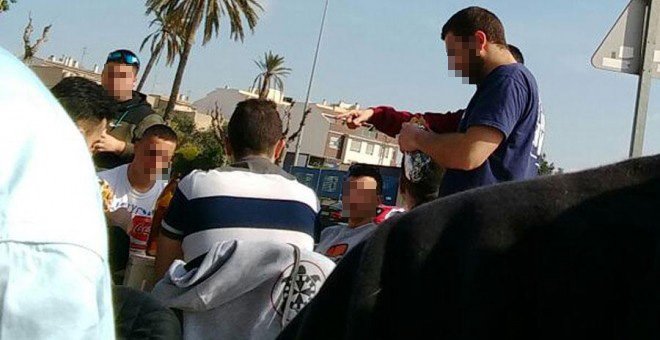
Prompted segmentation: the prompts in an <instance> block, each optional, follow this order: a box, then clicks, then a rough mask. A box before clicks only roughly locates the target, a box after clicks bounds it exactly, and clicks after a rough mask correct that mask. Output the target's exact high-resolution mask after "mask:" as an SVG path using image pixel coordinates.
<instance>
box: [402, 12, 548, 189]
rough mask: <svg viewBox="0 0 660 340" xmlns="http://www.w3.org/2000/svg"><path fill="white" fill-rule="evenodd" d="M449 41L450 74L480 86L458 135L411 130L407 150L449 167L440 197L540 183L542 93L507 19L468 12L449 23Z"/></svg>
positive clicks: (405, 131)
mask: <svg viewBox="0 0 660 340" xmlns="http://www.w3.org/2000/svg"><path fill="white" fill-rule="evenodd" d="M442 39H443V40H444V41H445V44H446V48H447V55H448V56H449V68H450V69H451V70H454V71H455V72H456V74H457V75H458V76H461V77H463V78H465V79H466V80H467V81H468V82H469V83H470V84H475V85H477V91H476V92H475V94H474V96H473V97H472V99H471V100H470V103H469V104H468V106H467V108H466V110H465V113H464V115H463V118H462V119H461V122H460V124H459V129H458V132H457V133H447V134H436V133H433V132H427V131H423V130H420V129H418V128H417V127H416V126H414V125H411V124H404V126H403V127H402V129H401V133H400V135H399V144H400V146H401V149H402V150H403V151H414V150H420V151H422V152H424V153H426V154H428V155H430V156H431V157H432V158H433V160H434V161H435V162H436V163H438V164H439V165H441V166H443V167H445V168H447V172H446V174H445V177H444V179H443V184H442V187H441V189H440V193H441V195H449V194H453V193H456V192H460V191H464V190H467V189H471V188H476V187H481V186H485V185H490V184H495V183H499V182H504V181H511V180H521V179H526V178H531V177H534V176H536V174H537V169H536V166H535V159H536V157H537V156H538V155H537V153H538V150H537V149H538V146H539V145H538V143H535V131H536V129H537V126H539V125H540V124H537V123H539V122H540V119H539V95H538V88H537V85H536V81H535V80H534V76H532V74H531V72H530V71H529V70H528V69H527V68H526V67H525V66H524V65H523V64H519V63H517V62H516V60H515V58H514V57H513V55H512V54H511V52H510V51H509V49H508V48H507V43H506V39H505V35H504V27H503V25H502V23H501V22H500V20H499V19H498V18H497V16H495V15H494V14H493V13H491V12H489V11H488V10H485V9H483V8H479V7H469V8H466V9H463V10H461V11H459V12H458V13H456V14H454V15H453V16H452V17H451V18H450V19H449V21H447V23H446V24H445V25H444V27H443V28H442ZM535 144H536V145H535Z"/></svg>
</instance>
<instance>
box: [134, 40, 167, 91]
mask: <svg viewBox="0 0 660 340" xmlns="http://www.w3.org/2000/svg"><path fill="white" fill-rule="evenodd" d="M162 48H163V44H162V43H161V44H158V46H157V47H156V49H155V50H154V51H153V52H152V53H151V57H149V62H148V63H147V66H146V67H145V68H144V73H142V78H140V83H139V84H138V86H137V91H138V92H140V90H142V87H143V86H144V83H146V82H147V77H148V76H149V73H151V69H152V68H153V67H154V66H155V65H156V60H158V56H159V55H160V52H161V50H162Z"/></svg>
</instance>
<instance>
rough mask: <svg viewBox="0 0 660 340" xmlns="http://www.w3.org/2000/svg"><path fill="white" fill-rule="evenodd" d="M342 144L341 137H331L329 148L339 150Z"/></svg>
mask: <svg viewBox="0 0 660 340" xmlns="http://www.w3.org/2000/svg"><path fill="white" fill-rule="evenodd" d="M340 144H341V138H340V137H338V136H330V142H329V143H328V147H329V148H330V149H335V150H339V146H340Z"/></svg>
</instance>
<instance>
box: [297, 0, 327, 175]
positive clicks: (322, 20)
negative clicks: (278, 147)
mask: <svg viewBox="0 0 660 340" xmlns="http://www.w3.org/2000/svg"><path fill="white" fill-rule="evenodd" d="M329 4H330V0H325V7H324V9H323V19H321V30H320V31H319V39H318V41H317V42H316V52H315V53H314V62H313V63H312V73H311V74H310V76H309V84H308V86H307V97H306V98H305V106H303V116H304V115H305V112H307V110H308V109H309V108H308V106H309V96H310V94H311V92H312V83H313V82H314V73H315V71H316V62H317V60H318V58H319V49H320V48H321V39H322V38H323V29H324V28H325V17H326V14H328V5H329ZM304 133H305V127H304V126H303V127H302V128H301V129H300V133H299V134H298V138H297V139H296V152H295V156H294V157H293V166H296V165H297V164H298V158H299V157H300V144H301V143H302V139H303V134H304Z"/></svg>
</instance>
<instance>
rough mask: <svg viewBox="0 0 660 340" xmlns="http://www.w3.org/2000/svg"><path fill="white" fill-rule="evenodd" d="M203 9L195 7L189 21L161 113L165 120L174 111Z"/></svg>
mask: <svg viewBox="0 0 660 340" xmlns="http://www.w3.org/2000/svg"><path fill="white" fill-rule="evenodd" d="M203 11H204V8H203V7H202V8H197V11H196V12H195V17H194V18H193V20H192V22H191V23H190V29H189V30H188V32H187V34H186V41H185V42H184V43H185V44H186V45H185V46H184V47H183V52H181V56H180V57H179V66H178V67H177V68H176V76H174V83H173V84H172V91H170V100H169V101H168V102H167V107H166V108H165V114H164V115H163V119H164V120H165V121H168V119H169V118H170V115H171V114H172V111H174V105H175V104H176V100H177V97H178V96H179V89H180V87H181V81H182V80H183V73H184V72H185V70H186V64H188V57H190V51H191V50H192V47H193V43H194V41H195V33H197V27H199V23H200V22H201V19H202V13H203Z"/></svg>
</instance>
